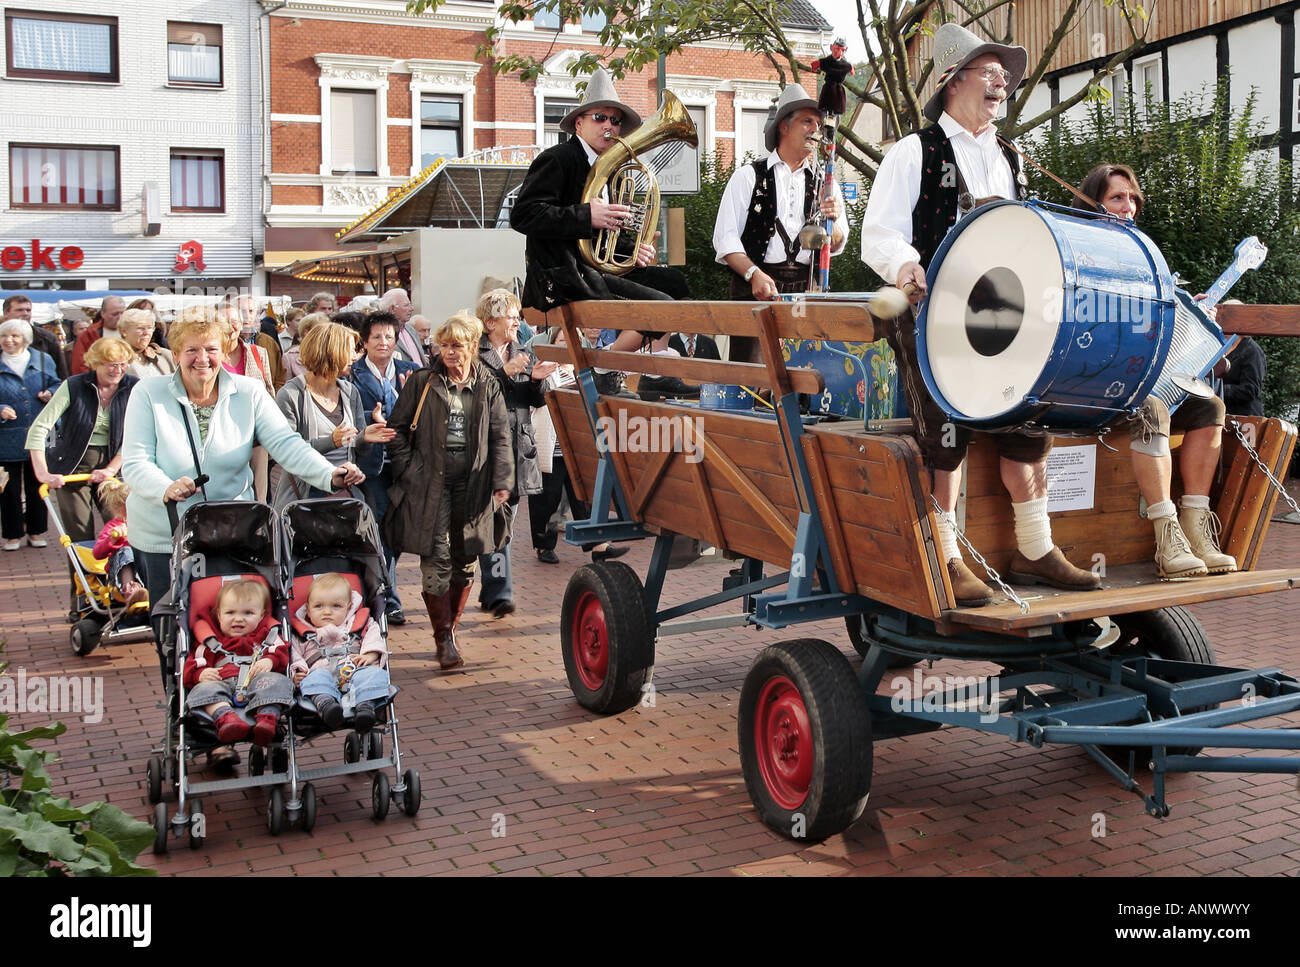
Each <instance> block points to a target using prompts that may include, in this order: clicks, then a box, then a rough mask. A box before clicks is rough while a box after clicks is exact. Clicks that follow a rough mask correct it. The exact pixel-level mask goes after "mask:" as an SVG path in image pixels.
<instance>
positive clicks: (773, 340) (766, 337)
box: [758, 307, 804, 398]
mask: <svg viewBox="0 0 1300 967" xmlns="http://www.w3.org/2000/svg"><path fill="white" fill-rule="evenodd" d="M758 344H759V346H760V347H761V348H762V350H763V365H764V366H766V367H767V378H768V383H767V385H768V387H769V388H771V390H772V392H773V393H774V394H775V395H776V396H777V397H778V398H779V397H782V396H788V395H790V393H792V392H794V388H793V387H794V381H793V374H792V373H790V371H789V370H787V369H786V366H785V356H784V355H783V354H782V352H781V340H780V338H779V337H778V336H777V335H776V319H775V315H774V314H773V312H772V309H771V308H770V307H769V308H766V309H764V310H762V311H760V312H759V313H758ZM799 392H800V393H802V392H804V390H799Z"/></svg>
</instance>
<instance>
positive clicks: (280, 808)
mask: <svg viewBox="0 0 1300 967" xmlns="http://www.w3.org/2000/svg"><path fill="white" fill-rule="evenodd" d="M283 829H284V792H283V791H281V789H280V787H279V786H272V787H271V795H270V796H269V797H268V799H267V802H266V831H267V832H268V833H270V834H271V835H272V836H279V835H280V831H281V830H283Z"/></svg>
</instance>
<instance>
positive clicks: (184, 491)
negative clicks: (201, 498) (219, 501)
mask: <svg viewBox="0 0 1300 967" xmlns="http://www.w3.org/2000/svg"><path fill="white" fill-rule="evenodd" d="M198 492H199V488H198V487H196V486H194V480H193V478H192V477H177V478H176V479H175V480H173V481H172V482H171V483H169V484H168V485H167V489H166V490H164V491H163V500H186V499H188V498H190V497H193V496H194V495H195V494H196V493H198Z"/></svg>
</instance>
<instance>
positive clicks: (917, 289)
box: [896, 262, 925, 305]
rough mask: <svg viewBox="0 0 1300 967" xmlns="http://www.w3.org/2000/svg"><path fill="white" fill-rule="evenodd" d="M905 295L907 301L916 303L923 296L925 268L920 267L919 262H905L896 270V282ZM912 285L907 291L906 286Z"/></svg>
mask: <svg viewBox="0 0 1300 967" xmlns="http://www.w3.org/2000/svg"><path fill="white" fill-rule="evenodd" d="M896 284H897V285H898V287H899V288H900V289H902V290H903V292H904V294H906V296H907V301H908V302H910V303H912V305H916V304H917V303H918V302H920V301H921V300H922V299H923V298H925V269H923V268H921V263H920V262H905V263H904V264H903V266H902V268H900V269H899V270H898V282H897V283H896ZM909 285H910V286H912V290H911V291H910V292H909V291H908V289H907V287H908V286H909Z"/></svg>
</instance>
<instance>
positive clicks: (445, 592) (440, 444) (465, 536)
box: [383, 313, 515, 669]
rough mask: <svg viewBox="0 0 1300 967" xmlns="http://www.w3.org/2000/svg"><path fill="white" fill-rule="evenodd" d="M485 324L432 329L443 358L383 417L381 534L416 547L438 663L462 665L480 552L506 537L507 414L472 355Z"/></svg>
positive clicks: (403, 546) (400, 547) (466, 320)
mask: <svg viewBox="0 0 1300 967" xmlns="http://www.w3.org/2000/svg"><path fill="white" fill-rule="evenodd" d="M482 334H483V329H482V326H481V325H480V323H479V321H478V320H477V319H475V318H474V317H473V316H471V315H469V314H467V313H462V314H459V315H455V316H452V317H451V318H450V319H448V320H447V321H446V322H445V323H443V324H442V325H441V326H440V327H439V328H438V330H437V331H436V333H435V334H434V336H435V339H436V340H437V343H438V346H439V347H440V349H441V355H440V356H439V358H438V359H435V360H434V361H433V362H432V364H431V365H430V366H429V368H428V369H421V370H419V371H418V372H415V373H412V374H411V375H410V376H409V377H408V378H407V380H406V383H405V384H404V385H403V387H402V391H401V394H400V395H399V396H398V398H397V404H396V405H395V406H394V407H393V412H392V414H391V415H390V416H389V418H388V426H389V428H390V429H392V430H393V431H394V434H395V435H394V437H393V439H392V440H391V441H390V442H389V443H388V456H389V459H390V461H391V463H392V470H393V484H392V486H391V487H389V489H388V498H389V506H388V513H387V514H386V515H385V517H384V524H383V531H384V538H385V540H387V541H388V545H389V547H391V548H392V549H393V550H394V551H398V552H403V551H404V552H406V553H409V554H417V555H419V558H420V578H421V583H422V588H423V591H424V604H425V607H427V608H428V610H429V620H430V621H431V622H432V623H433V634H434V641H435V643H436V645H437V650H438V664H439V665H440V666H441V667H442V668H444V669H448V668H455V667H456V666H458V665H463V664H464V663H465V659H464V658H462V657H461V655H460V651H459V649H458V648H457V646H456V638H455V631H456V628H457V626H458V625H459V623H460V617H461V615H462V614H463V613H464V611H465V602H466V601H467V600H468V599H469V591H470V587H471V586H472V585H473V583H474V567H475V564H476V563H477V558H478V555H479V554H483V553H486V552H489V551H494V550H497V549H498V548H499V547H501V546H502V545H503V544H504V541H505V533H504V527H503V526H500V527H499V526H498V524H497V520H496V518H497V513H496V512H497V511H498V510H499V509H500V508H501V507H502V505H504V504H505V502H506V501H507V500H508V499H509V497H510V490H511V488H512V487H513V486H514V478H515V461H514V454H513V452H512V449H511V442H510V429H509V419H508V417H507V415H506V407H505V403H504V401H503V400H502V398H501V390H500V387H499V385H498V383H497V381H496V379H495V378H494V377H493V376H492V373H491V371H490V370H488V369H487V367H485V366H483V364H482V363H480V362H478V361H477V359H476V358H475V357H476V355H477V353H478V345H479V340H480V338H481V337H482Z"/></svg>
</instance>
